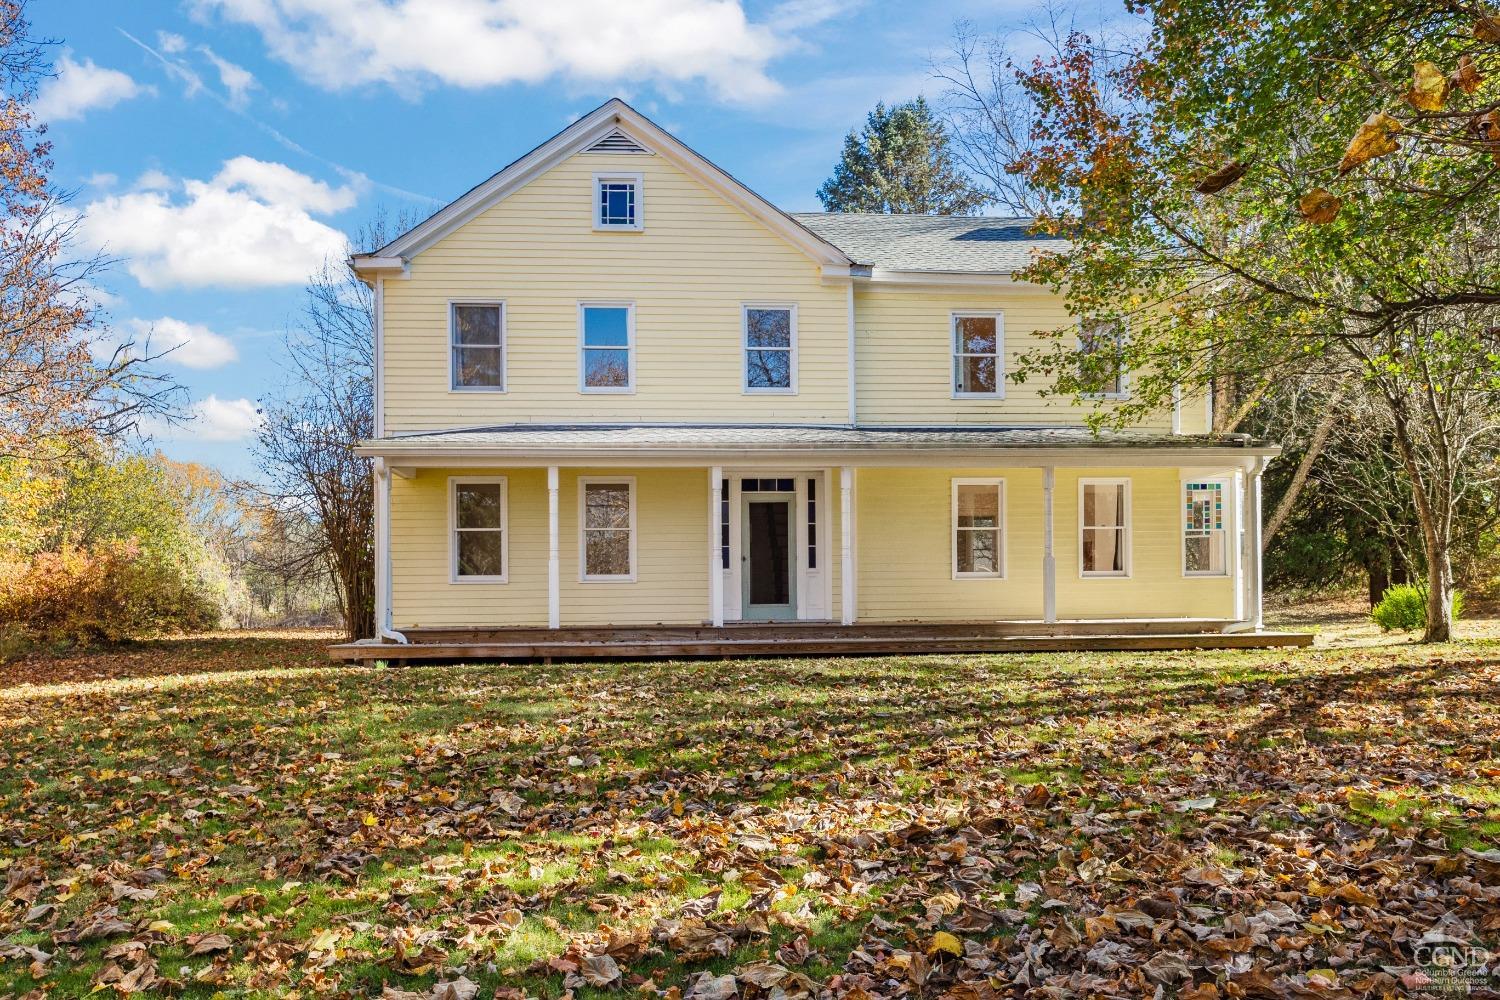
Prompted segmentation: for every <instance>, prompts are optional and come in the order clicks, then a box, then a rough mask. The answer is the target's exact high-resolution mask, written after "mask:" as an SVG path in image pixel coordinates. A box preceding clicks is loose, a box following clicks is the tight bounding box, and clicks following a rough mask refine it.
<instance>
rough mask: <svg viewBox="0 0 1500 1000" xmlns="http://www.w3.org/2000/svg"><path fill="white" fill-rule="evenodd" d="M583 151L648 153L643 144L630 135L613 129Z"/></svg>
mask: <svg viewBox="0 0 1500 1000" xmlns="http://www.w3.org/2000/svg"><path fill="white" fill-rule="evenodd" d="M584 152H585V153H649V152H650V150H648V149H647V148H646V147H645V146H642V145H641V144H640V143H638V142H636V141H635V140H634V139H632V138H631V137H630V136H628V135H626V134H625V133H624V132H621V131H620V130H619V129H613V130H611V131H610V133H609V134H608V135H606V136H605V137H604V138H602V139H600V140H599V141H598V142H596V143H594V144H593V145H592V146H589V147H588V148H587V149H585V150H584Z"/></svg>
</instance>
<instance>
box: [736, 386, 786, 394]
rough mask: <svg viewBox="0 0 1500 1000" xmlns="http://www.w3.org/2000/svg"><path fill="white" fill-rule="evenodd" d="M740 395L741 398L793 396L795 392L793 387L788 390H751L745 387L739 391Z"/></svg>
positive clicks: (749, 387)
mask: <svg viewBox="0 0 1500 1000" xmlns="http://www.w3.org/2000/svg"><path fill="white" fill-rule="evenodd" d="M740 395H742V396H795V395H797V390H796V388H795V387H793V388H790V389H757V388H753V387H751V386H745V387H744V388H743V389H741V390H740Z"/></svg>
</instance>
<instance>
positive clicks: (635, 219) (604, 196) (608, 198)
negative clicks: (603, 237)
mask: <svg viewBox="0 0 1500 1000" xmlns="http://www.w3.org/2000/svg"><path fill="white" fill-rule="evenodd" d="M641 187H642V183H641V175H640V174H595V175H594V228H595V229H627V230H635V229H640V228H641Z"/></svg>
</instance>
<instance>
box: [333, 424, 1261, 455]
mask: <svg viewBox="0 0 1500 1000" xmlns="http://www.w3.org/2000/svg"><path fill="white" fill-rule="evenodd" d="M358 451H359V453H360V454H361V455H366V456H372V457H380V458H384V459H387V460H389V461H392V462H402V461H406V460H413V459H420V460H425V464H431V462H432V461H434V460H441V461H446V460H459V459H463V460H468V459H475V460H491V459H539V458H558V459H564V458H573V459H575V460H576V459H590V460H595V459H607V460H610V461H618V460H622V459H652V460H676V462H677V463H680V464H687V462H688V460H691V459H694V458H700V457H701V458H705V459H713V460H714V461H715V462H716V463H718V462H722V463H724V464H733V463H735V462H738V461H740V460H744V459H749V460H769V459H800V460H801V461H804V462H806V461H808V460H810V459H815V460H816V461H817V462H818V463H819V464H844V461H843V460H850V461H859V460H877V459H883V460H885V462H886V464H921V463H922V461H923V460H924V459H925V460H934V459H953V460H977V461H983V462H985V463H986V464H993V463H994V462H995V461H996V460H997V459H1000V458H1004V459H1005V460H1006V461H1009V462H1011V463H1013V464H1017V465H1040V464H1054V463H1055V464H1063V465H1067V464H1096V465H1097V464H1102V463H1101V462H1100V459H1101V458H1104V457H1105V456H1106V455H1109V456H1112V457H1113V458H1115V459H1117V460H1118V463H1119V464H1131V465H1133V464H1151V465H1170V464H1179V463H1183V464H1186V463H1188V462H1194V463H1198V462H1204V461H1223V462H1228V463H1231V464H1238V463H1242V462H1245V461H1247V460H1248V459H1252V458H1256V457H1271V456H1274V455H1276V454H1278V453H1279V452H1280V448H1278V447H1277V446H1275V445H1270V444H1267V443H1265V442H1261V441H1255V440H1253V439H1251V438H1250V437H1249V436H1248V435H1244V434H1162V433H1151V432H1142V431H1115V432H1101V433H1099V434H1095V433H1093V432H1092V431H1090V430H1089V429H1088V428H1085V427H994V426H990V427H849V426H836V425H821V426H819V425H784V424H783V425H776V426H768V425H752V424H742V425H727V424H672V425H642V424H507V425H501V426H493V427H475V428H467V429H462V430H445V431H428V432H421V433H411V434H399V435H391V436H387V437H384V438H379V439H375V440H370V441H364V442H362V443H361V444H360V446H359V448H358Z"/></svg>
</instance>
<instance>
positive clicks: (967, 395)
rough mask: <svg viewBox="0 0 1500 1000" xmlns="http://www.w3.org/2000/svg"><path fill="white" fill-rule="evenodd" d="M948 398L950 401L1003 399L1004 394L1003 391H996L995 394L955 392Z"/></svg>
mask: <svg viewBox="0 0 1500 1000" xmlns="http://www.w3.org/2000/svg"><path fill="white" fill-rule="evenodd" d="M950 398H952V399H1004V398H1005V392H1004V391H1003V390H1000V391H996V392H955V393H953V394H952V396H951V397H950Z"/></svg>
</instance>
